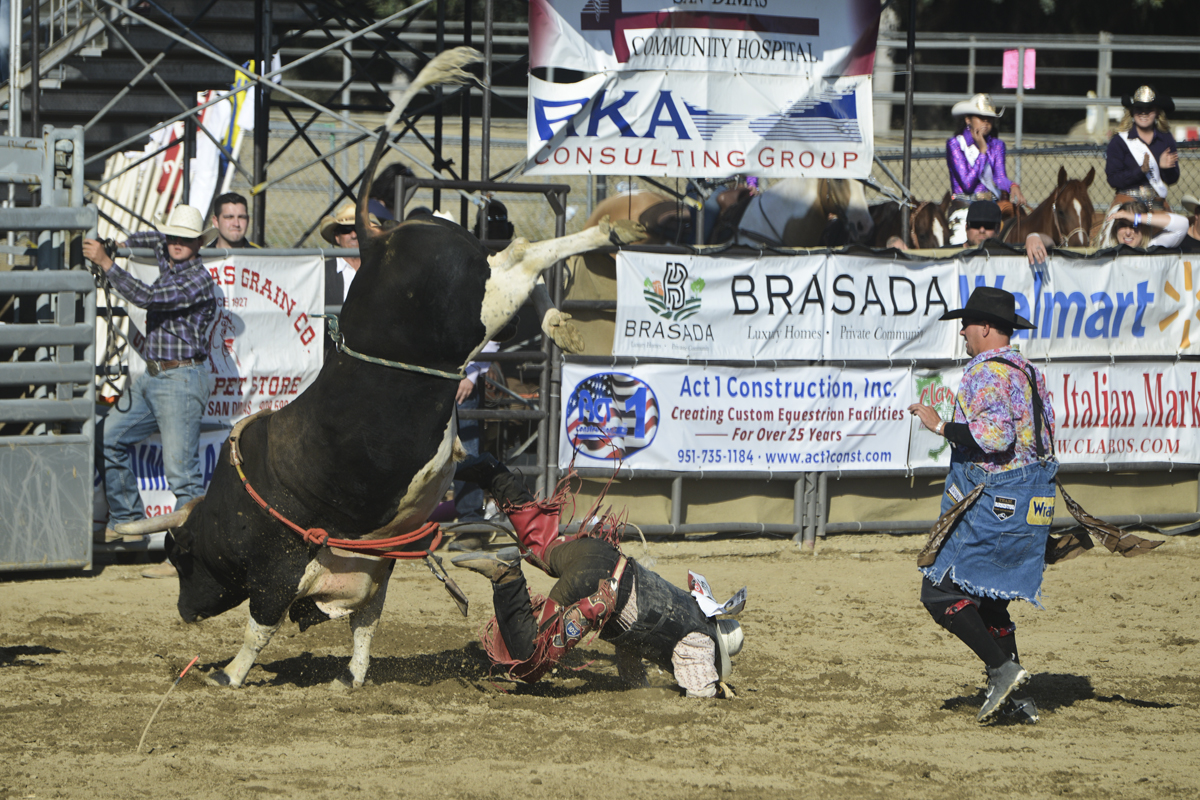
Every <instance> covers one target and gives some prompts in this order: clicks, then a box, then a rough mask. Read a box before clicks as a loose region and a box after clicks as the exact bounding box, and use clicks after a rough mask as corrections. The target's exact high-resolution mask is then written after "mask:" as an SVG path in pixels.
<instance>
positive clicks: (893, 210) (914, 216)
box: [871, 200, 950, 250]
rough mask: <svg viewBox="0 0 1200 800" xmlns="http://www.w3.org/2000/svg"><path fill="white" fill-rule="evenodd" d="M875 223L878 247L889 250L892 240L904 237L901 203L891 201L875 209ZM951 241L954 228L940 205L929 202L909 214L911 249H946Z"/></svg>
mask: <svg viewBox="0 0 1200 800" xmlns="http://www.w3.org/2000/svg"><path fill="white" fill-rule="evenodd" d="M871 219H872V220H874V222H875V238H874V241H873V242H872V245H873V246H874V247H887V243H888V240H889V239H891V238H892V237H893V236H900V204H899V203H897V202H895V201H893V200H889V201H887V202H885V203H879V204H877V205H873V206H871ZM949 240H950V225H949V223H948V222H946V215H945V214H944V213H942V209H941V206H939V205H938V204H937V203H931V202H929V201H925V202H922V203H918V204H917V206H916V208H913V209H910V211H909V214H908V241H909V243H910V244H909V246H910V247H913V248H914V249H918V250H929V249H932V248H936V247H946V246H947V245H948V244H949Z"/></svg>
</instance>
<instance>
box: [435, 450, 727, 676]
mask: <svg viewBox="0 0 1200 800" xmlns="http://www.w3.org/2000/svg"><path fill="white" fill-rule="evenodd" d="M455 477H456V478H458V479H460V480H469V481H474V482H476V483H478V484H479V485H481V486H486V487H490V489H491V492H492V496H493V497H494V498H495V499H496V502H497V503H499V504H500V507H501V509H502V510H503V511H504V512H505V513H506V514H507V515H508V517H509V519H510V520H511V521H512V524H513V527H514V528H515V529H516V533H517V537H518V540H519V541H520V543H521V548H520V550H518V548H515V547H511V548H505V549H504V550H500V551H498V552H494V553H493V552H475V553H464V554H462V555H458V556H455V557H454V558H453V559H451V561H452V563H453V564H454V565H455V566H457V567H465V568H467V569H471V570H474V571H475V572H478V573H479V574H480V575H483V576H485V577H486V578H488V579H489V580H491V582H492V601H493V605H494V607H495V610H496V616H495V617H493V618H492V619H491V620H490V621H489V622H488V623H487V624H486V625H485V626H484V628H483V630H482V631H481V634H480V639H481V640H482V642H483V646H484V649H485V650H486V651H487V654H488V656H489V658H490V659H491V660H492V662H493V663H494V664H497V665H501V666H503V667H504V668H505V669H506V670H507V672H508V674H509V675H511V676H512V677H514V678H516V679H518V680H522V681H525V682H526V683H535V682H536V681H537V680H538V679H539V678H541V677H542V676H543V675H545V674H546V673H547V672H549V671H550V670H551V669H553V668H554V666H555V665H556V664H557V663H558V662H559V661H560V660H561V659H562V657H563V656H564V655H566V653H567V652H568V651H569V650H570V649H571V648H573V647H574V646H575V645H576V644H578V643H579V641H580V640H581V639H582V638H583V637H584V636H585V635H587V634H588V633H590V632H593V631H599V634H600V638H601V639H603V640H605V641H606V642H609V643H611V644H613V645H614V646H615V647H616V650H617V670H618V673H619V674H620V676H621V678H622V679H623V680H624V681H625V682H626V683H627V684H628V685H629V686H631V687H636V686H645V685H647V680H646V672H645V667H644V666H643V664H642V659H643V658H645V659H648V660H649V661H651V662H653V663H654V664H656V665H658V666H659V667H661V668H662V669H664V670H667V671H668V672H670V673H671V674H673V675H674V676H675V681H676V682H677V683H678V684H679V685H680V686H681V687H682V688H683V689H684V690H685V691H686V693H687V696H688V697H732V696H733V691H732V689H731V688H730V687H729V686H728V685H727V684H726V683H725V681H726V680H727V679H728V677H729V673H730V671H731V669H732V667H731V664H730V661H729V659H730V656H734V655H737V654H738V652H739V651H740V650H741V649H742V641H743V633H742V629H741V625H740V624H739V623H738V622H737V621H735V620H732V619H720V620H713V619H710V618H709V617H708V616H707V615H706V614H705V612H704V611H703V610H701V607H700V604H699V603H698V602H697V599H696V598H695V597H693V596H692V595H691V594H689V593H688V592H685V591H684V590H683V589H680V588H678V587H676V586H674V585H673V584H671V583H668V582H667V581H665V580H663V579H662V578H661V577H660V576H659V575H657V574H656V573H654V572H651V571H650V570H648V569H646V568H645V567H643V566H641V565H640V564H638V563H637V562H636V561H634V560H633V559H631V558H627V557H625V556H624V555H622V554H621V551H620V550H619V549H618V547H617V542H618V541H619V538H620V530H621V527H622V526H621V525H619V524H616V523H615V522H614V521H613V520H612V519H611V518H606V519H605V521H603V522H602V523H601V524H598V525H596V526H594V527H593V528H592V530H590V531H587V532H580V533H577V534H573V535H569V536H560V535H559V532H558V522H559V511H560V508H561V505H562V500H561V498H556V499H555V500H552V501H544V502H538V501H537V500H535V499H534V497H533V495H532V494H530V493H529V491H528V490H527V489H526V488H525V485H524V484H523V483H522V482H521V479H520V478H519V477H518V476H516V475H514V474H513V473H511V472H509V471H508V469H507V468H505V467H504V465H502V464H500V463H499V462H498V461H496V460H495V459H494V458H493V457H492V456H491V455H490V454H484V455H482V456H479V457H477V458H474V459H470V460H468V461H464V462H463V464H462V465H460V467H459V469H458V472H457V474H456V476H455ZM590 516H591V515H590V514H589V515H587V517H590ZM521 551H524V553H525V556H526V557H528V558H529V560H530V561H531V562H532V563H534V564H535V565H537V566H538V567H539V568H541V569H542V570H543V571H544V572H546V574H548V575H550V576H551V577H553V578H558V582H557V583H556V584H554V587H553V588H552V589H551V590H550V596H549V597H548V598H543V597H541V596H540V595H538V596H533V597H531V596H530V592H529V588H528V586H527V585H526V583H525V576H524V574H522V572H521V560H522V552H521ZM744 591H745V590H742V592H740V593H739V596H738V597H736V598H735V599H734V600H732V601H731V602H730V603H727V604H726V605H725V606H722V607H720V608H719V609H717V611H715V612H714V613H729V614H736V613H738V612H740V611H741V609H742V607H743V606H744V603H745V599H744ZM715 605H716V604H715V602H714V603H713V606H715ZM726 609H728V610H726Z"/></svg>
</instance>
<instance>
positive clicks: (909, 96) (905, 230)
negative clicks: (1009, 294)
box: [900, 0, 917, 246]
mask: <svg viewBox="0 0 1200 800" xmlns="http://www.w3.org/2000/svg"><path fill="white" fill-rule="evenodd" d="M907 46H908V55H907V56H906V57H905V64H906V67H905V68H906V69H907V70H908V74H907V75H906V76H905V77H904V185H905V186H908V185H910V184H911V183H912V134H913V93H914V91H915V87H914V86H913V84H914V83H916V80H915V78H916V68H915V53H916V50H917V4H916V3H915V2H913V0H909V4H908V36H907ZM900 236H901V238H903V240H904V244H905V246H912V244H913V243H912V242H911V241H909V224H908V204H907V203H905V204H904V205H902V206H901V207H900Z"/></svg>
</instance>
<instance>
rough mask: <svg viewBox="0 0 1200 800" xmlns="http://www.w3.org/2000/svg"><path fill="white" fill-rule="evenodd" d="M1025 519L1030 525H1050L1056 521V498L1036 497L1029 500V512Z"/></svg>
mask: <svg viewBox="0 0 1200 800" xmlns="http://www.w3.org/2000/svg"><path fill="white" fill-rule="evenodd" d="M1025 521H1026V522H1028V523H1029V524H1030V525H1049V524H1050V523H1051V522H1053V521H1054V498H1053V497H1034V498H1031V499H1030V501H1029V513H1028V514H1026V515H1025Z"/></svg>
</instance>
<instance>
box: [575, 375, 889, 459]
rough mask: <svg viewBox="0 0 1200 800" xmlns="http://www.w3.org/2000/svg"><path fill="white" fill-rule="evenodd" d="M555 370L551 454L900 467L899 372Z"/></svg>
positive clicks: (584, 456) (586, 456)
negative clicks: (558, 378) (557, 428)
mask: <svg viewBox="0 0 1200 800" xmlns="http://www.w3.org/2000/svg"><path fill="white" fill-rule="evenodd" d="M632 372H633V373H636V374H631V373H623V372H617V371H615V370H605V369H598V368H595V367H586V366H582V365H578V364H570V363H568V364H566V365H564V367H563V392H562V397H563V407H562V419H563V422H564V429H563V431H562V432H561V434H560V438H559V440H560V448H559V463H560V465H561V466H563V467H566V466H567V465H569V464H570V462H571V459H572V457H573V456H574V455H575V452H576V451H578V453H579V458H578V459H577V462H576V463H577V464H578V465H579V466H597V465H599V464H600V463H610V464H612V463H614V462H616V461H623V462H624V463H625V464H627V465H629V466H632V467H639V468H645V469H673V470H680V471H682V472H693V471H698V470H701V469H707V470H714V469H720V470H778V471H781V472H782V471H824V470H830V469H838V468H841V469H843V470H854V469H880V468H896V469H901V468H903V467H904V463H905V457H906V453H907V449H906V447H907V442H908V429H909V416H908V412H907V411H906V410H905V409H906V407H907V405H908V403H910V402H912V401H911V400H910V399H909V393H908V392H907V391H906V390H905V387H906V386H907V384H908V381H907V380H906V379H907V378H908V370H907V369H901V368H894V369H887V368H883V369H875V370H864V369H836V368H824V367H799V368H794V369H787V370H778V371H776V370H769V369H720V368H711V367H710V368H707V369H704V368H700V367H696V368H691V369H689V368H688V367H686V366H684V365H675V364H672V365H645V366H639V367H638V368H637V369H636V370H634V371H632Z"/></svg>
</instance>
